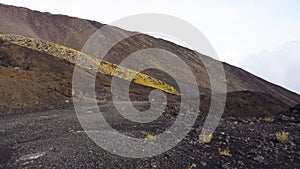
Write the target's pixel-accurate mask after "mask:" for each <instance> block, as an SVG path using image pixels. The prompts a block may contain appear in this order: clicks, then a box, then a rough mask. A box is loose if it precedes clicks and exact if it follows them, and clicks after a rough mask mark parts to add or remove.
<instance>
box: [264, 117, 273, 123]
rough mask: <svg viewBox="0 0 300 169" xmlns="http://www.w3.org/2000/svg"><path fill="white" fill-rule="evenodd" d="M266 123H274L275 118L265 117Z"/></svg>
mask: <svg viewBox="0 0 300 169" xmlns="http://www.w3.org/2000/svg"><path fill="white" fill-rule="evenodd" d="M264 121H265V122H268V123H271V122H273V121H274V118H273V117H265V119H264Z"/></svg>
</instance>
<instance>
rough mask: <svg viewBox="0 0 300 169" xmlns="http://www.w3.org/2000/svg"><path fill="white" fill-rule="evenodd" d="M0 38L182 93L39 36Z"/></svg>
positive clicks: (148, 77)
mask: <svg viewBox="0 0 300 169" xmlns="http://www.w3.org/2000/svg"><path fill="white" fill-rule="evenodd" d="M0 39H2V40H4V41H7V42H10V43H13V44H17V45H19V46H22V47H26V48H30V49H32V50H36V51H39V52H42V53H47V54H49V55H52V56H55V57H58V58H61V59H64V60H66V61H68V62H70V63H72V64H76V65H78V66H80V67H81V68H83V69H97V71H98V72H100V73H103V74H108V75H112V76H116V77H119V78H122V79H124V80H127V81H133V82H134V83H137V84H140V85H143V86H148V87H152V88H155V89H160V90H162V91H164V92H166V93H170V94H175V95H180V94H179V93H178V92H177V91H176V89H175V88H174V87H172V86H170V85H168V84H167V83H165V82H163V81H161V80H159V79H156V78H154V77H151V76H148V75H146V74H143V73H139V72H136V71H134V70H131V69H127V68H124V67H121V66H119V65H116V64H113V63H110V62H107V61H104V60H100V59H96V58H94V57H92V56H89V55H87V54H85V53H82V52H80V51H77V50H75V49H72V48H68V47H65V46H62V45H59V44H55V43H52V42H48V41H44V40H41V39H37V38H29V37H24V36H20V35H14V34H0Z"/></svg>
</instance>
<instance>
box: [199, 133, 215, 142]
mask: <svg viewBox="0 0 300 169" xmlns="http://www.w3.org/2000/svg"><path fill="white" fill-rule="evenodd" d="M212 138H213V134H205V133H203V134H201V135H200V136H199V139H200V141H202V143H210V142H211V140H212Z"/></svg>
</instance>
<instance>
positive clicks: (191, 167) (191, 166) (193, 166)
mask: <svg viewBox="0 0 300 169" xmlns="http://www.w3.org/2000/svg"><path fill="white" fill-rule="evenodd" d="M193 168H196V164H194V163H193V164H192V165H189V166H188V167H187V169H193Z"/></svg>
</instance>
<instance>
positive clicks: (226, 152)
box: [219, 150, 232, 157]
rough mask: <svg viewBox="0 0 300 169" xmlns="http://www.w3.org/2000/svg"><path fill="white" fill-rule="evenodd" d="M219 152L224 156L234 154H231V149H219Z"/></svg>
mask: <svg viewBox="0 0 300 169" xmlns="http://www.w3.org/2000/svg"><path fill="white" fill-rule="evenodd" d="M219 154H220V155H222V156H228V157H231V156H232V154H230V152H229V150H223V151H219Z"/></svg>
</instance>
